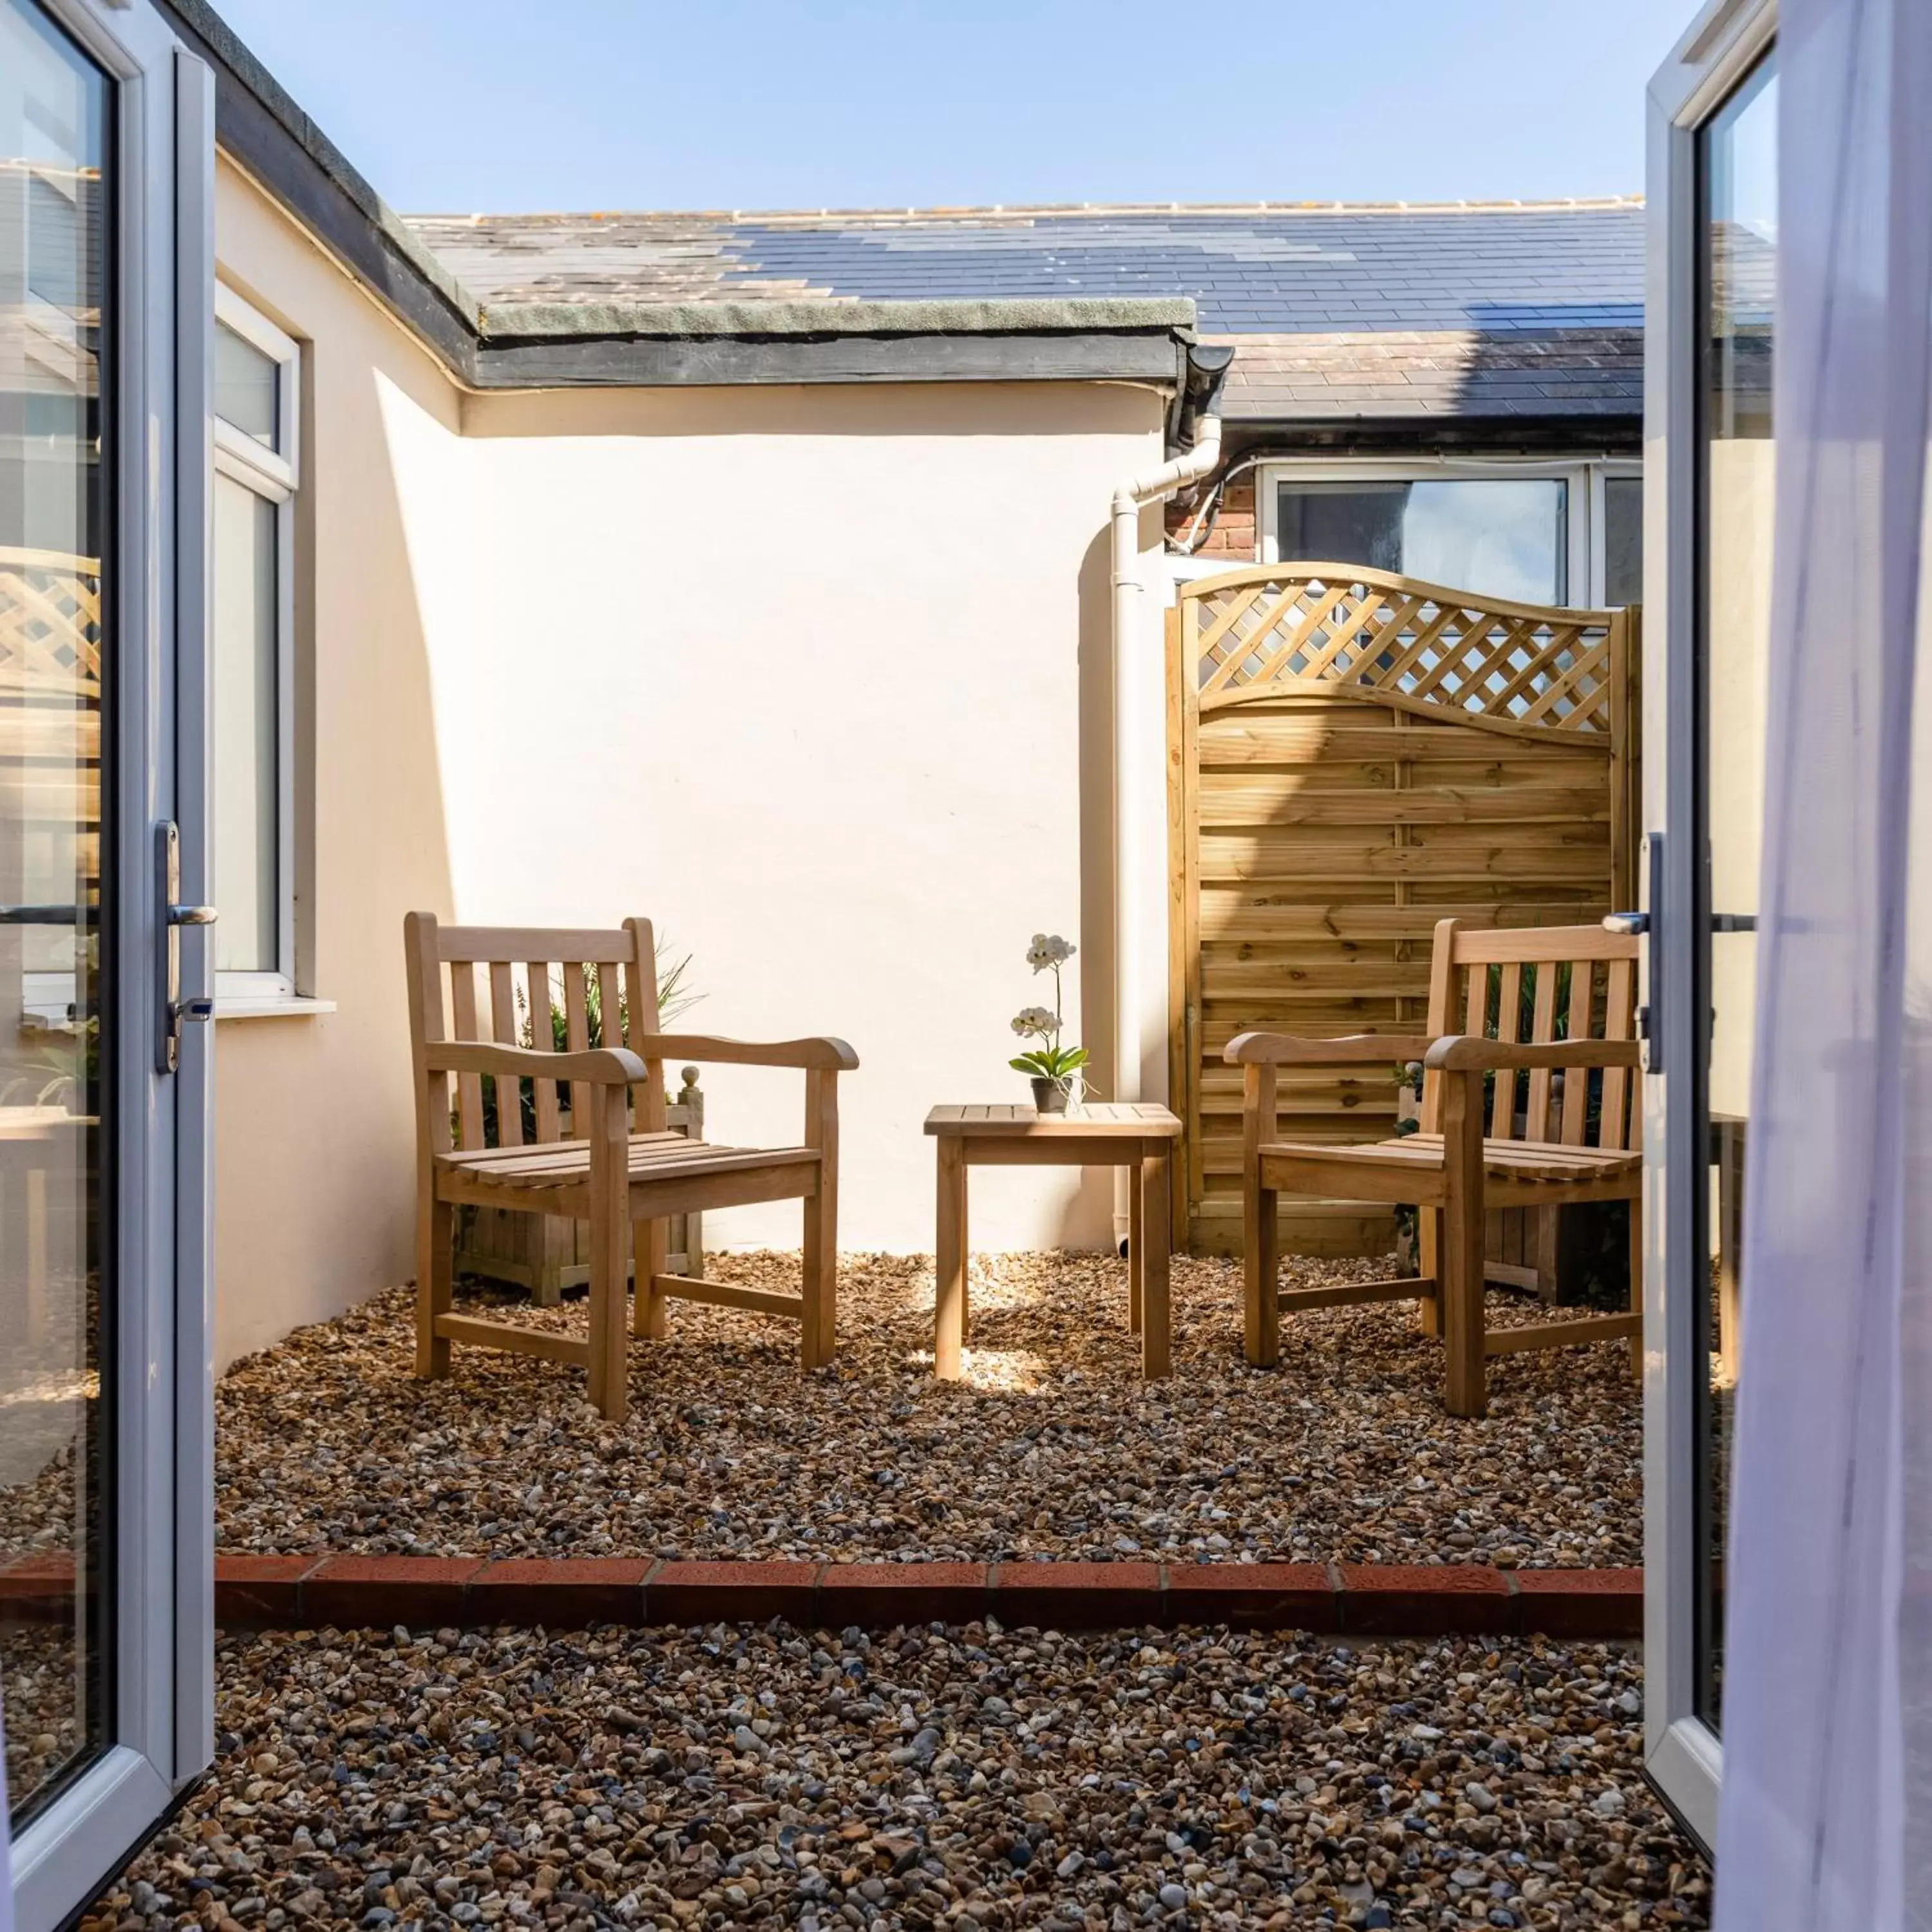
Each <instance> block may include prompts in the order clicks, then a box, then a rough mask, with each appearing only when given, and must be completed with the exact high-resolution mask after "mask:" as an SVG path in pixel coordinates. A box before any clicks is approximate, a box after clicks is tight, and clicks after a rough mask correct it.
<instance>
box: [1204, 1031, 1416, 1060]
mask: <svg viewBox="0 0 1932 1932" xmlns="http://www.w3.org/2000/svg"><path fill="white" fill-rule="evenodd" d="M1435 1045H1436V1037H1435V1035H1434V1034H1400V1033H1355V1034H1347V1035H1346V1036H1345V1037H1343V1038H1342V1039H1340V1040H1301V1039H1298V1038H1297V1037H1295V1035H1294V1034H1286V1033H1244V1034H1237V1035H1236V1036H1235V1037H1234V1038H1233V1039H1232V1040H1230V1041H1229V1043H1228V1044H1227V1046H1226V1047H1225V1048H1224V1049H1223V1051H1222V1055H1221V1057H1222V1058H1223V1060H1225V1061H1227V1062H1228V1063H1229V1064H1230V1065H1231V1066H1235V1067H1244V1066H1245V1067H1356V1066H1363V1065H1370V1066H1380V1067H1394V1066H1398V1065H1405V1064H1407V1063H1408V1062H1409V1061H1412V1060H1421V1059H1422V1058H1424V1056H1426V1055H1427V1054H1428V1052H1430V1049H1431V1048H1433V1046H1435Z"/></svg>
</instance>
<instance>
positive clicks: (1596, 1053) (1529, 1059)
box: [1423, 1034, 1643, 1073]
mask: <svg viewBox="0 0 1932 1932" xmlns="http://www.w3.org/2000/svg"><path fill="white" fill-rule="evenodd" d="M1423 1064H1424V1066H1425V1067H1428V1068H1429V1069H1430V1071H1432V1072H1433V1073H1467V1072H1469V1071H1471V1070H1473V1069H1476V1068H1483V1069H1487V1068H1490V1067H1496V1068H1499V1069H1502V1068H1508V1067H1637V1066H1640V1065H1641V1064H1643V1062H1642V1059H1641V1049H1640V1048H1639V1046H1638V1045H1637V1042H1636V1041H1635V1040H1552V1041H1547V1042H1545V1043H1544V1044H1542V1045H1541V1046H1532V1045H1529V1044H1522V1045H1518V1044H1514V1043H1511V1042H1508V1041H1505V1040H1481V1039H1479V1038H1478V1037H1477V1036H1476V1035H1475V1034H1447V1035H1445V1037H1443V1038H1442V1039H1441V1040H1438V1041H1437V1042H1436V1044H1435V1045H1434V1046H1432V1047H1431V1048H1430V1049H1429V1052H1428V1053H1427V1055H1426V1056H1425V1058H1424V1061H1423Z"/></svg>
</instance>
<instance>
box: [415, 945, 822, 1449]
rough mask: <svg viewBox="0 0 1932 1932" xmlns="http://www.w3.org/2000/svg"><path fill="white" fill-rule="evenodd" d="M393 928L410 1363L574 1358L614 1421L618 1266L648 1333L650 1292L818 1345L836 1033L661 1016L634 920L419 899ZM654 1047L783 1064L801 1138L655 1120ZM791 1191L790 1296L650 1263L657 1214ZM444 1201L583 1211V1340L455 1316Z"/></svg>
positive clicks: (619, 1340)
mask: <svg viewBox="0 0 1932 1932" xmlns="http://www.w3.org/2000/svg"><path fill="white" fill-rule="evenodd" d="M404 946H405V950H406V953H407V963H408V968H409V994H410V1040H411V1046H412V1052H413V1061H414V1069H415V1085H416V1127H417V1155H418V1158H417V1220H418V1234H417V1241H418V1250H417V1270H416V1372H417V1373H418V1374H419V1375H421V1376H425V1377H431V1378H436V1377H441V1376H447V1375H448V1374H449V1371H450V1346H451V1344H452V1343H454V1342H462V1343H466V1344H467V1345H469V1346H475V1347H481V1348H494V1349H509V1350H511V1351H514V1352H519V1353H521V1354H525V1355H538V1356H541V1357H543V1358H546V1359H547V1360H550V1361H563V1362H569V1363H573V1364H580V1365H582V1366H583V1367H584V1368H585V1369H586V1370H587V1371H588V1374H589V1397H590V1400H591V1401H592V1403H595V1405H596V1406H597V1407H598V1409H600V1410H601V1411H602V1412H603V1413H604V1415H606V1416H607V1417H609V1418H612V1419H613V1420H616V1419H619V1418H622V1415H624V1413H625V1408H626V1406H627V1403H628V1372H627V1371H628V1364H627V1362H626V1359H625V1324H624V1300H625V1281H626V1279H627V1277H628V1276H629V1275H630V1274H632V1273H633V1272H634V1274H635V1277H636V1292H635V1295H634V1299H633V1303H632V1317H631V1319H632V1328H633V1331H634V1333H635V1334H637V1335H638V1336H640V1337H653V1338H657V1337H662V1336H663V1335H664V1334H665V1333H666V1332H667V1310H666V1307H665V1304H666V1303H667V1301H671V1300H684V1301H700V1302H706V1303H709V1304H712V1305H713V1306H715V1307H727V1308H735V1309H740V1310H746V1311H748V1312H750V1313H754V1314H759V1315H767V1316H781V1317H783V1318H785V1319H790V1320H793V1321H796V1322H798V1323H799V1331H800V1336H801V1346H800V1355H801V1358H802V1362H803V1364H804V1366H805V1367H807V1368H808V1369H809V1368H814V1367H818V1366H819V1365H820V1364H823V1363H825V1362H827V1361H830V1360H831V1359H832V1355H833V1353H834V1351H835V1348H836V1346H837V1340H836V1337H837V1254H838V1076H839V1075H840V1074H841V1073H846V1072H849V1071H850V1070H851V1069H852V1068H853V1067H856V1066H857V1064H858V1059H857V1057H856V1055H854V1054H853V1052H852V1049H850V1047H849V1046H846V1044H845V1043H844V1041H842V1040H831V1039H808V1040H781V1041H777V1042H771V1043H752V1042H748V1041H744V1040H724V1039H720V1038H717V1037H713V1036H712V1035H709V1034H667V1033H664V1032H661V1031H659V1030H658V986H657V965H656V957H657V949H656V941H655V938H654V937H653V935H652V931H651V926H650V922H649V920H647V919H628V920H626V921H625V923H624V925H623V926H622V928H621V929H617V930H616V931H610V932H598V931H591V930H548V931H546V930H541V929H509V928H496V927H483V926H442V925H440V923H439V922H438V921H437V919H436V918H435V917H434V916H433V915H432V914H431V913H410V915H409V916H408V918H407V919H406V920H405V922H404ZM558 1016H561V1018H562V1031H563V1035H564V1038H563V1043H562V1048H561V1049H560V1050H559V1049H558V1048H557V1046H556V1025H557V1018H558ZM593 1030H594V1031H595V1036H596V1041H595V1044H593V1043H592V1032H593ZM667 1060H690V1061H697V1062H699V1063H700V1064H703V1063H704V1062H706V1061H711V1062H714V1063H716V1062H729V1063H733V1064H739V1065H748V1066H758V1067H790V1068H795V1069H796V1070H799V1071H801V1072H802V1073H803V1074H804V1076H805V1130H804V1134H803V1136H802V1139H801V1140H800V1141H799V1143H798V1145H795V1146H790V1147H777V1148H739V1147H726V1146H721V1145H715V1144H714V1143H712V1142H706V1141H702V1140H697V1139H691V1138H689V1137H688V1136H685V1135H683V1134H679V1133H672V1132H671V1131H670V1130H669V1129H668V1128H667V1126H666V1125H665V1100H664V1062H665V1061H667ZM793 1199H796V1200H799V1201H801V1202H803V1204H804V1212H805V1243H804V1256H803V1262H802V1270H801V1275H802V1279H801V1283H800V1288H799V1293H798V1294H796V1295H787V1294H784V1293H781V1292H776V1291H772V1290H766V1289H745V1288H739V1287H736V1286H733V1285H731V1284H729V1283H719V1282H710V1281H703V1280H696V1279H694V1278H691V1277H687V1276H683V1275H673V1274H670V1273H668V1272H667V1226H666V1222H667V1217H669V1216H671V1215H674V1214H694V1213H697V1212H700V1211H704V1210H706V1209H710V1208H729V1207H738V1206H742V1205H747V1204H748V1203H751V1202H763V1201H784V1200H793ZM459 1206H475V1207H483V1208H502V1209H508V1210H510V1211H513V1212H516V1213H521V1214H551V1215H556V1216H560V1217H569V1218H571V1219H574V1220H582V1221H587V1222H588V1223H589V1224H590V1280H589V1334H587V1336H586V1337H583V1338H582V1339H579V1338H577V1337H571V1336H568V1335H562V1334H558V1333H557V1332H556V1331H555V1330H554V1329H550V1328H533V1327H531V1326H529V1325H523V1324H518V1323H516V1322H498V1321H492V1320H486V1319H483V1318H481V1317H479V1316H467V1315H459V1314H458V1313H456V1312H455V1309H454V1307H453V1306H452V1291H453V1286H454V1275H455V1256H454V1235H455V1210H456V1208H458V1207H459ZM633 1247H634V1251H635V1256H636V1263H635V1268H634V1270H633V1268H632V1266H631V1253H632V1250H633Z"/></svg>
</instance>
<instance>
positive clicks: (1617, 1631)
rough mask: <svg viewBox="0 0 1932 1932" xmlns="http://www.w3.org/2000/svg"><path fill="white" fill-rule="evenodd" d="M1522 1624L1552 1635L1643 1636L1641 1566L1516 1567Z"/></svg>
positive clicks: (1514, 1578) (1512, 1575)
mask: <svg viewBox="0 0 1932 1932" xmlns="http://www.w3.org/2000/svg"><path fill="white" fill-rule="evenodd" d="M1511 1580H1512V1581H1513V1582H1514V1583H1515V1585H1516V1587H1517V1594H1518V1595H1519V1596H1520V1598H1521V1600H1522V1604H1523V1609H1522V1613H1521V1614H1522V1618H1523V1628H1524V1629H1526V1630H1537V1631H1544V1632H1545V1633H1546V1634H1547V1635H1549V1636H1550V1637H1583V1638H1595V1637H1640V1636H1642V1635H1643V1571H1641V1570H1517V1571H1512V1572H1511Z"/></svg>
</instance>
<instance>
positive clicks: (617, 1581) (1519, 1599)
mask: <svg viewBox="0 0 1932 1932" xmlns="http://www.w3.org/2000/svg"><path fill="white" fill-rule="evenodd" d="M73 1589H74V1564H73V1561H72V1559H71V1557H68V1556H65V1555H62V1554H59V1553H55V1554H52V1555H49V1556H30V1557H25V1558H22V1559H19V1560H17V1561H16V1562H13V1563H11V1564H8V1565H5V1566H0V1621H7V1622H60V1621H64V1620H65V1619H68V1617H70V1616H71V1615H72V1601H73ZM214 1594H215V1618H216V1621H217V1622H218V1623H220V1624H221V1625H223V1626H224V1627H225V1628H230V1629H237V1630H242V1629H251V1628H266V1629H290V1630H293V1629H315V1628H321V1627H323V1626H325V1625H334V1626H335V1628H338V1629H356V1628H386V1627H387V1626H389V1625H394V1624H405V1625H411V1626H413V1627H415V1628H441V1627H443V1626H453V1627H455V1628H480V1627H482V1626H485V1625H493V1624H509V1625H520V1626H523V1627H526V1628H533V1627H535V1626H536V1625H544V1626H547V1627H550V1626H553V1627H555V1628H559V1629H568V1628H580V1627H582V1626H583V1625H589V1624H593V1623H614V1624H630V1625H643V1624H705V1623H747V1622H750V1623H763V1622H768V1621H769V1619H772V1618H773V1617H783V1618H784V1619H787V1621H788V1622H793V1623H796V1624H799V1625H803V1626H805V1628H813V1629H824V1630H841V1629H844V1628H846V1627H847V1626H848V1625H858V1626H859V1628H862V1629H866V1630H886V1629H890V1628H892V1626H893V1625H896V1624H904V1623H933V1622H944V1623H955V1624H959V1623H970V1622H974V1621H977V1620H979V1619H984V1618H986V1617H987V1616H995V1617H997V1618H998V1619H999V1620H1000V1621H1001V1622H1002V1623H1004V1624H1006V1625H1009V1626H1013V1627H1017V1626H1019V1625H1037V1626H1043V1627H1057V1628H1061V1629H1069V1630H1132V1629H1136V1628H1142V1627H1144V1626H1146V1625H1177V1624H1230V1625H1235V1626H1237V1627H1239V1628H1246V1629H1254V1630H1303V1631H1318V1632H1319V1631H1327V1632H1342V1633H1345V1634H1350V1635H1355V1636H1362V1637H1447V1636H1452V1635H1463V1634H1474V1633H1484V1634H1487V1633H1494V1634H1496V1635H1499V1636H1507V1635H1517V1634H1520V1635H1526V1636H1534V1635H1544V1636H1549V1637H1563V1638H1572V1639H1577V1640H1599V1639H1606V1638H1623V1637H1640V1636H1641V1635H1642V1634H1643V1571H1640V1570H1515V1571H1499V1570H1493V1569H1490V1568H1487V1567H1485V1566H1483V1565H1476V1564H1442V1565H1433V1564H1421V1565H1363V1564H1352V1563H1344V1564H1312V1563H1171V1564H1157V1563H1002V1564H999V1565H995V1566H992V1567H990V1568H989V1566H987V1565H983V1564H977V1563H834V1564H829V1565H819V1564H815V1563H776V1562H774V1563H706V1562H689V1563H687V1562H652V1561H649V1560H647V1559H643V1558H633V1557H592V1558H582V1557H578V1558H559V1559H547V1558H516V1559H509V1560H507V1561H504V1562H484V1561H483V1560H482V1559H478V1558H475V1557H466V1556H465V1557H419V1556H245V1555H234V1556H230V1555H225V1554H224V1555H222V1556H217V1558H216V1559H215V1580H214Z"/></svg>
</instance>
